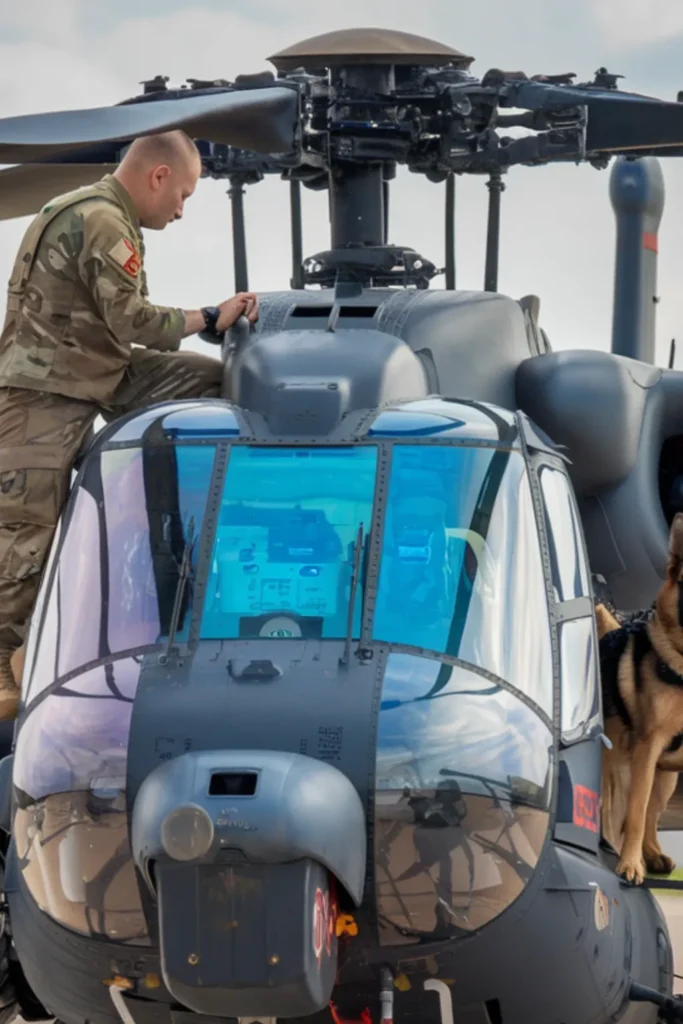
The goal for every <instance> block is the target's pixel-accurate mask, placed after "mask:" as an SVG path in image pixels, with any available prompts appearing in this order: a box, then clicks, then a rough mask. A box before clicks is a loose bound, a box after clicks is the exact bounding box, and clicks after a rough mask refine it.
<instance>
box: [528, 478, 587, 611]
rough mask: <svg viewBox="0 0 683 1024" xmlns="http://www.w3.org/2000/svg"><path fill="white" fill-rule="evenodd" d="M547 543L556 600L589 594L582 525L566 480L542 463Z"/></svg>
mask: <svg viewBox="0 0 683 1024" xmlns="http://www.w3.org/2000/svg"><path fill="white" fill-rule="evenodd" d="M540 481H541V490H542V491H543V499H544V501H545V511H546V528H547V531H548V542H549V544H550V557H551V563H552V574H553V587H554V589H555V600H556V601H557V602H558V603H562V602H564V601H572V600H574V598H577V597H586V596H588V593H589V590H588V572H587V570H586V563H585V558H584V554H583V544H582V541H581V529H580V526H579V518H578V516H577V513H576V508H575V505H574V500H573V496H572V492H571V487H570V484H569V481H568V480H567V477H566V476H565V474H564V473H563V472H562V471H561V470H559V469H551V468H550V467H549V466H544V467H543V468H542V469H541V473H540Z"/></svg>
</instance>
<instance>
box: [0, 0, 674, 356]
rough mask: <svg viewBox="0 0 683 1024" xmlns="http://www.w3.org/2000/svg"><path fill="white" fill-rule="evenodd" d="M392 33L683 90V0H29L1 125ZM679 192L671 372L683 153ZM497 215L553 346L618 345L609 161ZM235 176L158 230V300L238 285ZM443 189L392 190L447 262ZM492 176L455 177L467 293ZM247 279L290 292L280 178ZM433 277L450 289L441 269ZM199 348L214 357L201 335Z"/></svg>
mask: <svg viewBox="0 0 683 1024" xmlns="http://www.w3.org/2000/svg"><path fill="white" fill-rule="evenodd" d="M362 26H384V27H393V28H396V29H400V30H403V31H407V32H415V33H417V34H420V35H424V36H428V37H430V38H433V39H437V40H440V41H442V42H444V43H447V44H449V45H452V46H454V47H455V48H457V49H459V50H461V51H463V52H465V53H467V54H469V55H472V56H474V57H475V61H474V64H473V65H472V72H473V73H474V74H476V75H478V76H481V75H483V74H484V73H485V72H486V70H488V68H491V67H499V68H503V69H505V70H523V71H525V72H526V73H527V74H529V75H532V74H537V73H545V74H557V73H561V72H576V74H577V76H578V80H579V81H586V80H589V79H590V78H591V77H592V75H593V73H594V72H595V71H596V69H597V68H598V67H601V66H606V67H607V68H608V70H609V71H611V72H614V73H618V74H621V75H624V76H625V78H624V80H622V81H621V82H620V86H621V88H623V89H630V90H633V91H641V92H645V93H649V94H650V95H657V96H660V97H662V98H665V99H669V100H675V98H676V95H677V93H678V91H679V89H683V67H682V66H681V61H680V54H681V44H682V43H683V4H681V3H680V0H574V2H573V3H572V4H571V5H569V4H564V3H560V0H517V2H516V3H511V2H510V0H487V3H486V5H481V4H475V3H471V2H470V3H464V2H462V0H455V2H453V0H420V2H419V3H415V2H414V0H394V3H393V4H392V5H388V4H386V3H381V4H380V3H379V2H378V0H344V3H343V4H339V5H333V4H329V5H324V4H320V3H315V4H314V3H304V2H303V0H287V2H285V0H249V3H246V2H245V0H242V2H240V3H237V2H231V0H203V2H200V0H198V2H195V3H192V2H185V0H166V2H163V3H162V2H161V0H118V2H117V3H116V4H111V5H110V4H103V3H97V4H93V3H92V2H91V0H58V2H55V0H22V2H21V3H20V4H16V5H12V6H11V7H10V5H9V3H5V4H2V3H0V117H7V116H12V115H17V114H22V113H27V114H28V113H34V112H38V111H42V110H65V109H74V108H78V107H95V106H100V105H104V104H110V103H116V102H119V101H120V100H122V99H125V98H127V97H130V96H134V95H136V94H138V93H139V92H140V91H141V87H140V85H139V83H140V82H141V81H143V80H144V79H149V78H153V77H154V76H155V75H157V74H163V75H167V76H169V78H170V83H169V84H174V85H179V84H180V83H182V82H183V81H185V80H186V79H187V78H227V79H231V78H234V76H235V75H237V74H240V73H244V72H255V71H259V70H262V69H266V68H270V69H271V70H272V66H271V65H269V64H268V62H267V57H268V56H269V55H270V54H273V53H275V52H277V51H278V50H280V49H282V48H284V47H286V46H288V45H290V44H292V43H294V42H297V41H299V40H302V39H306V38H308V37H309V36H312V35H317V34H318V33H321V32H328V31H332V30H334V29H342V28H351V27H362ZM662 166H663V171H664V177H665V184H666V202H665V209H664V217H663V221H662V225H661V229H660V234H659V268H658V295H659V297H660V301H659V305H658V307H657V356H656V361H657V362H658V363H659V364H660V365H665V364H666V361H667V359H668V353H669V345H670V341H671V338H673V337H676V338H677V339H678V350H679V353H680V355H679V359H680V364H679V363H678V362H677V366H680V368H683V329H682V328H683V289H681V287H680V282H681V280H682V279H683V241H682V240H681V239H680V231H679V225H680V224H681V223H682V221H683V161H681V160H677V159H669V160H663V161H662ZM506 178H507V180H506V186H507V187H506V191H505V193H504V194H503V205H502V218H501V253H500V275H499V290H500V291H502V292H505V293H506V294H508V295H511V296H512V297H514V298H518V297H520V296H522V295H525V294H528V293H534V294H536V295H539V296H540V298H541V321H542V325H543V326H544V328H545V330H546V331H547V333H548V335H549V338H550V342H551V345H552V347H553V348H555V349H567V348H591V349H604V350H606V349H608V348H609V347H610V343H611V324H612V299H613V281H614V243H615V220H614V214H613V211H612V208H611V204H610V201H609V169H608V170H603V171H597V170H595V169H593V168H591V167H589V166H574V165H569V166H562V167H550V168H548V167H540V168H517V169H513V170H512V171H511V172H510V173H509V174H508V175H507V176H506ZM226 191H227V183H225V182H217V181H211V180H202V181H200V183H199V185H198V188H197V191H196V193H195V195H194V196H193V197H192V199H191V200H190V201H189V203H188V204H187V206H186V210H185V216H184V218H183V220H182V221H181V222H179V223H176V224H173V225H171V226H169V227H168V228H166V229H165V230H164V231H163V232H147V233H146V248H147V257H146V269H147V274H148V279H149V285H150V291H151V297H152V300H153V301H155V302H157V303H161V304H169V305H179V306H183V307H184V308H197V307H198V306H201V305H217V304H218V303H219V302H221V301H222V300H223V299H226V298H228V297H229V296H230V295H232V294H233V293H234V279H233V263H232V240H231V217H230V203H229V199H228V197H227V194H226ZM303 191H304V195H303V215H304V254H305V255H312V254H313V253H315V252H317V251H319V250H321V249H325V248H327V247H328V240H329V223H328V217H327V198H326V193H313V192H309V191H308V190H305V189H304V190H303ZM443 198H444V193H443V186H442V185H433V184H430V183H429V182H427V181H426V180H424V179H423V178H421V177H419V176H416V175H413V174H410V173H409V172H408V171H407V170H405V169H399V173H398V176H397V179H396V180H395V181H394V183H393V185H392V195H391V206H390V209H391V224H390V241H391V242H392V243H394V244H403V245H407V246H410V247H412V248H414V249H417V250H418V252H420V253H422V255H424V256H425V257H427V258H428V259H431V260H432V261H433V262H435V263H436V264H437V265H439V266H443V262H444V254H443V246H444V242H443V239H444V229H443V223H444V222H443ZM487 198H488V192H487V189H486V186H485V183H484V180H483V179H479V178H459V179H458V181H457V186H456V238H457V243H456V266H457V285H458V287H459V288H467V289H480V288H482V287H483V278H484V252H485V229H486V208H487ZM245 211H246V223H247V246H248V259H249V285H250V288H252V289H253V290H256V291H268V290H275V289H277V290H279V289H282V288H287V287H288V286H289V284H288V282H289V277H290V269H291V268H290V235H289V206H288V190H287V186H286V185H285V184H284V183H283V182H281V181H279V180H278V179H277V178H274V179H270V180H266V181H264V182H261V183H260V184H258V185H256V186H253V187H250V188H249V189H248V190H247V194H246V197H245ZM27 224H28V219H26V218H22V219H19V220H14V221H9V222H4V223H0V280H2V281H3V282H5V281H6V280H7V278H8V276H9V272H10V269H11V266H12V263H13V261H14V258H15V255H16V250H17V246H18V244H19V242H20V239H21V236H22V234H23V232H24V230H25V228H26V226H27ZM433 286H434V287H442V286H443V278H437V279H436V281H435V282H434V285H433ZM185 345H186V346H188V347H190V348H196V349H198V350H200V351H202V350H205V351H207V352H208V351H211V348H210V347H209V346H206V345H204V344H203V343H202V342H200V341H198V340H197V339H189V340H188V341H187V342H185Z"/></svg>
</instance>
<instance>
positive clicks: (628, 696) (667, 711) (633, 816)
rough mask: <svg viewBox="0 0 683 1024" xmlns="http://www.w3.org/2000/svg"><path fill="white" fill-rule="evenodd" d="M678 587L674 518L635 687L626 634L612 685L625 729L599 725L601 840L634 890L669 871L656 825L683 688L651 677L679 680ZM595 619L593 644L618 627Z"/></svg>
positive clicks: (681, 573) (679, 550)
mask: <svg viewBox="0 0 683 1024" xmlns="http://www.w3.org/2000/svg"><path fill="white" fill-rule="evenodd" d="M679 583H681V584H683V514H681V513H679V514H678V515H677V516H676V517H675V519H674V521H673V523H672V526H671V531H670V534H669V560H668V565H667V577H666V580H665V582H664V584H663V586H662V587H661V589H660V591H659V594H658V595H657V601H656V603H655V609H654V616H653V618H652V620H651V621H649V622H648V623H647V627H646V628H647V631H648V634H649V639H650V643H651V644H652V650H650V651H648V652H647V654H645V656H644V658H643V660H642V661H641V664H640V688H639V689H637V687H636V667H635V662H634V639H633V637H632V636H631V637H629V639H628V642H627V644H626V648H625V650H624V652H623V654H622V655H621V658H620V659H619V663H618V673H617V685H618V688H619V693H620V695H621V698H622V700H623V702H624V704H625V706H626V709H627V711H628V715H629V717H630V719H631V723H632V728H628V727H627V726H626V725H625V724H624V722H623V721H622V720H621V718H620V717H618V716H612V717H609V718H607V719H606V721H605V734H606V735H607V737H608V738H609V739H610V740H611V742H612V749H611V750H604V751H603V783H602V819H603V834H604V836H605V838H606V839H607V840H608V842H610V843H611V845H612V846H613V847H614V848H615V850H617V852H618V853H619V863H618V864H617V873H618V874H619V875H622V876H623V877H624V878H626V879H627V880H628V881H631V882H635V883H636V884H638V885H639V884H641V883H642V881H643V879H644V876H645V873H646V871H649V872H651V873H653V874H669V872H671V871H672V870H673V868H674V866H675V865H674V863H673V861H672V860H671V859H670V858H669V857H667V856H666V855H665V854H664V853H663V852H662V849H661V847H660V845H659V842H658V839H657V824H658V822H659V818H660V815H661V814H662V812H663V811H664V809H665V808H666V806H667V804H668V802H669V800H670V799H671V797H672V796H673V793H674V791H675V789H676V784H677V782H678V773H679V772H680V771H683V746H681V747H680V748H679V749H678V750H676V751H674V752H667V751H668V748H669V745H670V744H671V742H672V740H673V739H674V738H675V737H676V736H678V735H679V734H681V733H683V685H680V686H679V685H672V684H671V683H667V682H663V681H662V680H661V679H660V678H659V677H658V675H657V672H656V658H657V656H659V658H660V659H661V660H662V661H663V662H664V664H665V665H666V666H668V668H669V669H671V670H672V671H673V672H675V673H677V674H678V675H680V676H682V677H683V626H682V624H681V623H680V622H679V616H678V606H679V600H678V585H679ZM596 619H597V626H598V636H599V637H600V638H602V637H603V636H605V635H606V634H607V633H609V632H611V631H612V630H614V629H620V628H621V626H620V623H619V622H618V621H617V620H616V619H615V618H614V616H613V615H611V613H610V612H609V611H608V610H607V608H605V606H604V605H598V606H597V608H596Z"/></svg>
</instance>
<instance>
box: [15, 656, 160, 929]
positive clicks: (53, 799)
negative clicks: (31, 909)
mask: <svg viewBox="0 0 683 1024" xmlns="http://www.w3.org/2000/svg"><path fill="white" fill-rule="evenodd" d="M139 678H140V665H139V663H138V661H137V660H136V659H134V658H126V659H123V660H121V661H115V662H113V663H110V664H108V665H101V666H99V667H97V668H95V669H92V670H91V671H89V672H86V673H84V674H83V675H81V676H77V677H76V678H75V679H72V680H70V681H69V682H67V683H64V684H62V685H61V686H60V687H59V688H58V689H56V690H54V691H53V692H51V693H49V694H48V695H47V696H46V697H45V698H44V699H43V700H42V701H40V703H38V704H36V705H34V707H33V708H32V710H30V711H29V713H28V716H27V718H26V719H25V721H24V722H23V723H22V727H21V729H20V731H19V735H18V738H17V745H16V750H15V754H14V779H13V782H14V791H15V797H16V800H17V811H16V813H15V817H14V823H13V835H14V838H15V841H16V844H17V854H18V858H19V866H20V869H21V871H22V873H23V876H24V879H25V881H26V884H27V886H28V889H29V891H30V893H31V895H32V896H33V898H34V899H35V900H36V902H37V904H38V906H39V907H40V908H41V910H43V911H44V912H45V913H46V914H48V915H49V916H50V917H52V918H53V920H55V921H57V923H58V924H61V925H63V926H64V927H65V928H68V929H71V930H72V931H76V932H79V933H80V934H83V935H88V936H92V937H104V938H115V939H118V940H120V941H121V942H134V943H136V944H138V945H145V944H147V942H148V938H147V932H146V925H145V919H144V914H143V911H142V906H141V903H140V899H139V894H138V887H137V882H136V878H135V872H134V868H133V859H132V854H131V850H130V846H129V842H128V818H127V813H126V797H125V790H126V769H127V760H128V740H129V735H130V722H131V714H132V708H133V701H134V699H135V694H136V690H137V686H138V682H139Z"/></svg>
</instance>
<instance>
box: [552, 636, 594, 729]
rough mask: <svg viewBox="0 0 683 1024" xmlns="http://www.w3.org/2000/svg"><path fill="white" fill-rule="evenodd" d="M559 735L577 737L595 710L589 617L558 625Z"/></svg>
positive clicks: (592, 638) (591, 637)
mask: <svg viewBox="0 0 683 1024" xmlns="http://www.w3.org/2000/svg"><path fill="white" fill-rule="evenodd" d="M560 663H561V679H562V691H561V692H562V716H561V717H562V738H563V739H564V740H568V741H570V740H574V739H578V738H579V737H580V736H581V735H582V734H583V732H584V730H585V727H586V726H587V725H588V724H589V723H590V722H591V721H592V720H593V719H594V717H595V716H596V715H597V713H598V679H597V659H596V651H595V643H594V625H593V618H592V616H588V617H587V618H585V619H570V620H569V621H568V622H563V623H561V625H560Z"/></svg>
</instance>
